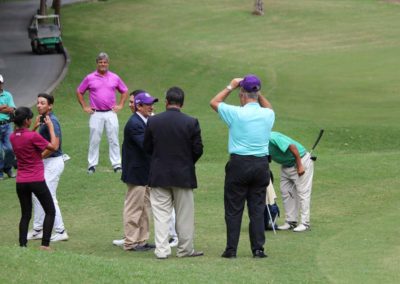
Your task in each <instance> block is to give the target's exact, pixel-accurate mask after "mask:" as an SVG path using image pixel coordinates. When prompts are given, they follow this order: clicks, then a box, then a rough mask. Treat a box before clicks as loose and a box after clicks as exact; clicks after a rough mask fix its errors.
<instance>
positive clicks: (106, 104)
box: [76, 52, 128, 174]
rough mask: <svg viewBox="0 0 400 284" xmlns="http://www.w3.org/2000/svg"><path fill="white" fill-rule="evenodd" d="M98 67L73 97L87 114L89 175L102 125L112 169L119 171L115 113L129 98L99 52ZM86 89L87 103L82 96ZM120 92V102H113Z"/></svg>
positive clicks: (97, 152)
mask: <svg viewBox="0 0 400 284" xmlns="http://www.w3.org/2000/svg"><path fill="white" fill-rule="evenodd" d="M96 63H97V70H96V71H94V72H93V73H90V74H89V75H87V76H86V77H85V79H83V81H82V82H81V84H80V85H79V87H78V89H77V92H76V96H77V98H78V101H79V103H80V104H81V106H82V109H83V111H84V112H86V113H88V114H90V120H89V128H90V137H89V154H88V163H89V165H88V170H87V173H88V174H93V173H94V172H95V171H96V166H97V164H98V163H99V146H100V141H101V136H102V134H103V129H104V127H105V128H106V134H107V138H108V143H109V155H110V161H111V165H112V167H113V169H114V172H116V173H117V172H121V171H122V169H121V154H120V149H119V141H118V131H119V125H118V116H117V112H118V111H119V110H121V109H122V108H123V106H124V104H125V101H126V99H127V97H128V87H127V86H126V85H125V83H124V82H123V81H122V79H121V78H120V77H119V76H118V75H117V74H115V73H113V72H111V71H109V70H108V66H109V57H108V55H107V54H106V53H105V52H101V53H100V54H99V55H98V56H97V58H96ZM86 91H89V106H88V105H87V104H86V102H85V100H84V98H83V95H84V94H85V92H86ZM116 91H118V92H119V93H120V94H121V98H120V101H119V103H118V104H117V103H116V96H115V92H116Z"/></svg>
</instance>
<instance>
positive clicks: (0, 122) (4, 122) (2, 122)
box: [0, 120, 10, 125]
mask: <svg viewBox="0 0 400 284" xmlns="http://www.w3.org/2000/svg"><path fill="white" fill-rule="evenodd" d="M8 123H10V121H9V120H3V121H0V125H4V124H8Z"/></svg>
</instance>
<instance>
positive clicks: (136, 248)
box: [132, 245, 152, 251]
mask: <svg viewBox="0 0 400 284" xmlns="http://www.w3.org/2000/svg"><path fill="white" fill-rule="evenodd" d="M132 250H133V251H148V250H152V248H149V247H146V245H141V246H135V247H134V248H133V249H132Z"/></svg>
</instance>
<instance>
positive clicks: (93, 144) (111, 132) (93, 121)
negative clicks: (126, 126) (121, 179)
mask: <svg viewBox="0 0 400 284" xmlns="http://www.w3.org/2000/svg"><path fill="white" fill-rule="evenodd" d="M104 127H105V128H106V135H107V139H108V145H109V147H108V151H109V156H110V161H111V165H112V167H113V168H116V167H120V166H121V154H120V149H119V139H118V131H119V125H118V116H117V114H116V113H115V112H113V111H107V112H94V113H93V114H91V115H90V120H89V128H90V134H89V154H88V163H89V166H88V167H89V168H90V167H92V166H97V165H98V163H99V148H100V141H101V136H102V135H103V129H104Z"/></svg>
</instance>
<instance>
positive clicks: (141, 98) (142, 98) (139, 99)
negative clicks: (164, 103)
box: [135, 93, 158, 107]
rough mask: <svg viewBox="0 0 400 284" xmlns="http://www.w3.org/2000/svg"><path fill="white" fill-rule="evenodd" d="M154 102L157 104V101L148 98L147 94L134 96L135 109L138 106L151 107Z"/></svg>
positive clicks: (150, 97)
mask: <svg viewBox="0 0 400 284" xmlns="http://www.w3.org/2000/svg"><path fill="white" fill-rule="evenodd" d="M156 102H158V99H157V98H154V97H152V96H150V94H148V93H139V94H137V95H136V96H135V107H136V106H137V105H140V104H143V105H152V104H154V103H156Z"/></svg>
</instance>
